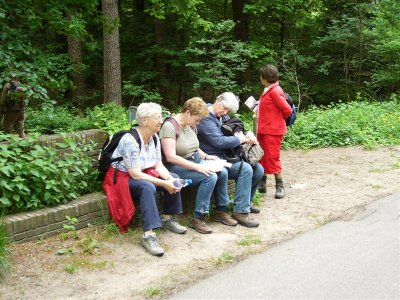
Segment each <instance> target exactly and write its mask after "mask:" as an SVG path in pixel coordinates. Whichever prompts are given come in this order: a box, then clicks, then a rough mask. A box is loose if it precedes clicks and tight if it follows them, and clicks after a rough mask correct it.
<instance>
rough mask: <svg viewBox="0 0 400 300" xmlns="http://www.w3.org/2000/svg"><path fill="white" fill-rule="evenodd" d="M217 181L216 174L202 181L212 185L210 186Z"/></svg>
mask: <svg viewBox="0 0 400 300" xmlns="http://www.w3.org/2000/svg"><path fill="white" fill-rule="evenodd" d="M217 180H218V176H217V174H215V173H213V174H211V175H209V176H206V177H205V180H204V181H205V182H207V183H212V184H214V185H215V183H216V182H217Z"/></svg>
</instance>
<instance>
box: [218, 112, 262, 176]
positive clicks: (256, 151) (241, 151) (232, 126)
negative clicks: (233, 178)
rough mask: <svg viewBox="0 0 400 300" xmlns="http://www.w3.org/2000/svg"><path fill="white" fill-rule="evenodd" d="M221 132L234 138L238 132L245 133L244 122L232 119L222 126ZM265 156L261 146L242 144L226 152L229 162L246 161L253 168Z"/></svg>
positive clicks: (235, 118)
mask: <svg viewBox="0 0 400 300" xmlns="http://www.w3.org/2000/svg"><path fill="white" fill-rule="evenodd" d="M221 130H222V133H223V134H224V135H226V136H232V135H234V134H235V133H236V132H240V131H243V132H244V125H243V122H242V120H240V119H239V118H237V117H232V118H230V119H229V120H227V121H225V122H224V123H223V124H222V127H221ZM263 155H264V151H263V149H262V148H261V146H260V145H250V144H242V145H239V146H237V147H235V148H233V149H228V150H226V151H225V159H226V161H227V162H230V163H236V162H239V161H245V162H247V163H249V164H250V165H252V166H255V165H256V164H257V163H258V161H259V160H260V159H261V157H262V156H263ZM240 169H241V168H240Z"/></svg>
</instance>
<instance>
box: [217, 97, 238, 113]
mask: <svg viewBox="0 0 400 300" xmlns="http://www.w3.org/2000/svg"><path fill="white" fill-rule="evenodd" d="M217 101H220V102H221V103H222V105H223V106H224V107H225V108H226V109H227V110H229V111H230V112H233V113H235V112H237V111H238V109H239V101H240V100H239V97H237V96H235V94H234V93H232V92H225V93H223V94H221V95H219V96H218V97H217Z"/></svg>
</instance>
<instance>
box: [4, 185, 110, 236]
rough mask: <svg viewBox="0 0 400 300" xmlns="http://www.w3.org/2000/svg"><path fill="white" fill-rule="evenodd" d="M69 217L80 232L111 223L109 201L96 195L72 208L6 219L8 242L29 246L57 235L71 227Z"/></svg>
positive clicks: (84, 198) (88, 197)
mask: <svg viewBox="0 0 400 300" xmlns="http://www.w3.org/2000/svg"><path fill="white" fill-rule="evenodd" d="M66 216H71V217H76V218H77V219H78V223H76V224H75V225H74V226H75V228H76V229H81V228H84V227H87V226H88V224H89V223H90V224H96V223H101V222H104V221H106V220H107V219H108V209H107V198H106V196H105V194H104V193H101V192H98V193H92V194H88V195H84V196H82V197H79V198H77V199H76V200H73V201H71V202H69V203H68V204H62V205H58V206H55V207H51V208H43V209H40V210H36V211H32V212H23V213H18V214H14V215H9V216H6V218H5V224H6V231H7V234H8V238H9V240H10V241H13V242H27V241H31V240H36V239H40V238H45V237H48V236H51V235H55V234H57V233H59V232H60V230H61V229H62V228H63V225H64V224H67V223H68V220H67V219H66Z"/></svg>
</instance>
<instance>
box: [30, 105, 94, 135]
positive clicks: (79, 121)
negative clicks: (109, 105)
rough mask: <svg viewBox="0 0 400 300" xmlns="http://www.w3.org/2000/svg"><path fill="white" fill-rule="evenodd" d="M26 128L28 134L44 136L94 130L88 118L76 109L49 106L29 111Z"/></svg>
mask: <svg viewBox="0 0 400 300" xmlns="http://www.w3.org/2000/svg"><path fill="white" fill-rule="evenodd" d="M25 128H26V129H27V131H28V132H39V133H42V134H52V133H62V132H72V131H78V130H84V129H90V128H94V127H93V124H91V123H90V120H89V119H88V118H86V117H83V116H80V114H79V111H78V110H76V109H68V108H67V107H64V106H61V107H53V106H47V107H44V108H43V109H42V110H32V109H28V111H27V118H26V121H25Z"/></svg>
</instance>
